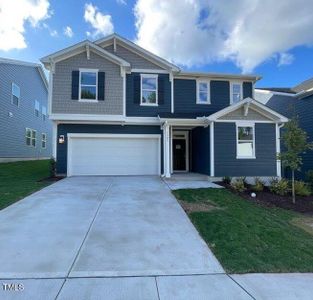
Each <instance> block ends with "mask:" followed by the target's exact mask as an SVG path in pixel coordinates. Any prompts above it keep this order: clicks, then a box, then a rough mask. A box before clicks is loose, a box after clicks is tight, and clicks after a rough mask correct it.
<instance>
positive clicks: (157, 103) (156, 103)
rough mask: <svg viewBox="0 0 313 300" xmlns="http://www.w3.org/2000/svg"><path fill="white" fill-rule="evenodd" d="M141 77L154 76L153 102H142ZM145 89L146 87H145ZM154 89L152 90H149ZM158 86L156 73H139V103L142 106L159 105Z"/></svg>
mask: <svg viewBox="0 0 313 300" xmlns="http://www.w3.org/2000/svg"><path fill="white" fill-rule="evenodd" d="M142 78H156V95H155V101H156V102H155V103H143V102H142ZM145 90H147V89H145ZM150 91H154V90H150ZM158 94H159V86H158V74H140V105H142V106H158V105H159V99H158Z"/></svg>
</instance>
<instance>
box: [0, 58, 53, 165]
mask: <svg viewBox="0 0 313 300" xmlns="http://www.w3.org/2000/svg"><path fill="white" fill-rule="evenodd" d="M47 113H48V82H47V79H46V76H45V74H44V70H43V68H42V66H41V65H40V64H35V63H29V62H24V61H17V60H12V59H6V58H0V128H1V130H0V162H8V161H18V160H31V159H44V158H50V157H51V155H52V144H51V140H52V122H51V121H50V120H49V118H48V115H47Z"/></svg>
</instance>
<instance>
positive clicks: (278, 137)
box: [276, 123, 285, 178]
mask: <svg viewBox="0 0 313 300" xmlns="http://www.w3.org/2000/svg"><path fill="white" fill-rule="evenodd" d="M284 125H285V124H284V123H282V124H280V125H279V124H278V123H276V153H277V160H276V173H277V177H279V178H281V160H280V159H279V158H278V155H279V154H280V130H281V128H283V127H284Z"/></svg>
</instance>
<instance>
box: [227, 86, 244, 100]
mask: <svg viewBox="0 0 313 300" xmlns="http://www.w3.org/2000/svg"><path fill="white" fill-rule="evenodd" d="M234 84H239V85H240V100H239V102H240V101H242V100H243V83H242V82H241V81H230V82H229V87H230V89H229V96H230V104H233V85H234Z"/></svg>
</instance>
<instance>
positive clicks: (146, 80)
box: [140, 74, 158, 105]
mask: <svg viewBox="0 0 313 300" xmlns="http://www.w3.org/2000/svg"><path fill="white" fill-rule="evenodd" d="M140 99H141V100H140V104H141V105H158V75H154V74H141V97H140Z"/></svg>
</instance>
